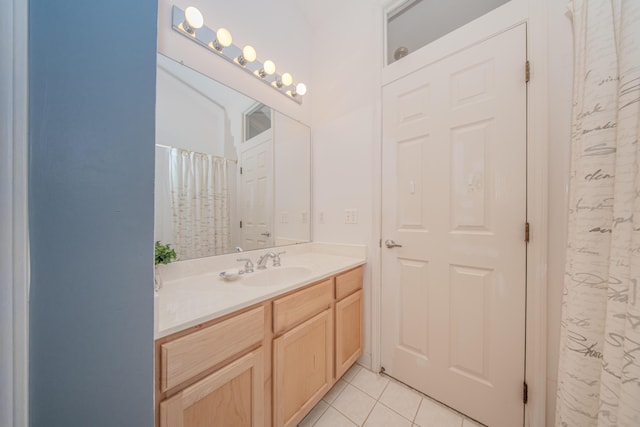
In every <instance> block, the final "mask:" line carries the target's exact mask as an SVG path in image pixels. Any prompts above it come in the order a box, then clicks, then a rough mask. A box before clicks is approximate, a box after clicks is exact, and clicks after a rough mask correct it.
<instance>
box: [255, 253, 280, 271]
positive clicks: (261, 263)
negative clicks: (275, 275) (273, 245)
mask: <svg viewBox="0 0 640 427" xmlns="http://www.w3.org/2000/svg"><path fill="white" fill-rule="evenodd" d="M284 253H286V252H285V251H283V252H278V253H274V252H267V253H266V254H264V255H262V256H261V257H260V258H258V266H257V267H256V268H257V269H258V270H264V269H265V268H267V260H268V259H269V258H273V266H274V267H280V255H282V254H284Z"/></svg>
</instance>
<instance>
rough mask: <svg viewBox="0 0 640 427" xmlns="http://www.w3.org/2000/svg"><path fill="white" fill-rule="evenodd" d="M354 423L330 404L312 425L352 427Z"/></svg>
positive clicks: (317, 426) (318, 426)
mask: <svg viewBox="0 0 640 427" xmlns="http://www.w3.org/2000/svg"><path fill="white" fill-rule="evenodd" d="M354 426H355V424H354V423H353V422H351V421H350V420H349V419H348V418H347V417H345V416H344V415H342V414H341V413H340V412H338V411H337V410H336V409H335V408H332V407H331V406H330V407H329V408H327V410H326V411H325V412H324V414H322V416H321V417H320V419H319V420H318V422H317V423H316V424H315V426H314V427H354Z"/></svg>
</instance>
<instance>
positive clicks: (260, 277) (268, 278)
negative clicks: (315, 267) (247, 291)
mask: <svg viewBox="0 0 640 427" xmlns="http://www.w3.org/2000/svg"><path fill="white" fill-rule="evenodd" d="M311 273H312V271H311V269H310V268H307V267H301V266H290V267H271V268H267V269H266V270H254V272H253V273H246V274H244V275H243V276H242V279H241V280H240V284H242V285H246V286H275V285H283V284H288V283H295V282H299V281H302V280H305V279H307V278H309V277H311Z"/></svg>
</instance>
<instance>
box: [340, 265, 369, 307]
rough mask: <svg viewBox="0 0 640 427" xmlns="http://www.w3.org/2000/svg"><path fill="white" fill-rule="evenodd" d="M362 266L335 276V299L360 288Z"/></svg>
mask: <svg viewBox="0 0 640 427" xmlns="http://www.w3.org/2000/svg"><path fill="white" fill-rule="evenodd" d="M362 270H363V268H362V267H358V268H354V269H353V270H351V271H347V272H346V273H342V274H340V275H339V276H336V299H337V300H340V299H342V298H344V297H346V296H347V295H350V294H352V293H354V292H355V291H357V290H358V289H360V288H362Z"/></svg>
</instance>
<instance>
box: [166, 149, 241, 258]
mask: <svg viewBox="0 0 640 427" xmlns="http://www.w3.org/2000/svg"><path fill="white" fill-rule="evenodd" d="M229 162H231V160H228V159H224V158H221V157H217V156H212V155H210V154H203V153H196V152H193V151H187V150H183V149H180V148H172V149H171V167H170V169H171V182H170V187H171V210H172V214H173V248H174V249H175V251H176V254H177V256H178V259H179V260H181V259H190V258H198V257H205V256H211V255H218V254H222V253H226V252H229V250H230V246H231V234H230V233H231V224H230V215H231V214H230V212H231V211H230V209H231V208H230V194H229V177H228V175H229V170H228V169H229Z"/></svg>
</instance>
